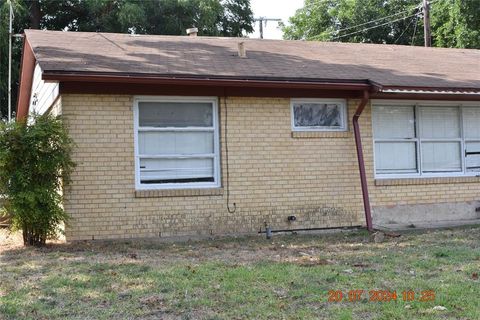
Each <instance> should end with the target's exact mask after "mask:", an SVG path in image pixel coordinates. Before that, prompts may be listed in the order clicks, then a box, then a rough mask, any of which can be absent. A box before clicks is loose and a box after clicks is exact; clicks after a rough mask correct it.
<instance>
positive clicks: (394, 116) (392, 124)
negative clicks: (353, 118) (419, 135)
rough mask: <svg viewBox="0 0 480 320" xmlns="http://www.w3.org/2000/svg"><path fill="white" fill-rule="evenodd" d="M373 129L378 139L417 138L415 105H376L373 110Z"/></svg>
mask: <svg viewBox="0 0 480 320" xmlns="http://www.w3.org/2000/svg"><path fill="white" fill-rule="evenodd" d="M373 131H374V136H375V138H377V139H395V138H400V139H402V138H415V119H414V108H413V106H411V107H395V106H385V107H382V106H379V107H375V108H374V110H373Z"/></svg>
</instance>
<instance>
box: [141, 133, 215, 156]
mask: <svg viewBox="0 0 480 320" xmlns="http://www.w3.org/2000/svg"><path fill="white" fill-rule="evenodd" d="M138 146H139V154H144V155H145V154H148V155H165V154H199V153H201V154H205V153H214V149H213V132H202V131H200V132H184V131H180V132H178V131H177V132H153V131H150V132H142V131H140V132H139V133H138Z"/></svg>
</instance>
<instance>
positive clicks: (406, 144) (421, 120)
mask: <svg viewBox="0 0 480 320" xmlns="http://www.w3.org/2000/svg"><path fill="white" fill-rule="evenodd" d="M372 120H373V133H374V144H375V151H374V152H375V172H376V174H377V175H378V176H383V175H385V176H392V175H403V176H411V175H418V176H439V175H440V176H441V175H459V174H472V175H476V173H477V172H478V173H480V128H479V127H480V106H479V107H473V106H471V107H470V106H453V105H451V106H448V105H445V106H434V105H421V104H420V105H392V104H388V105H381V104H378V105H375V106H374V107H373V116H372Z"/></svg>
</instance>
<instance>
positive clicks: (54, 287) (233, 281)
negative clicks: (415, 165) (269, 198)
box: [0, 227, 480, 319]
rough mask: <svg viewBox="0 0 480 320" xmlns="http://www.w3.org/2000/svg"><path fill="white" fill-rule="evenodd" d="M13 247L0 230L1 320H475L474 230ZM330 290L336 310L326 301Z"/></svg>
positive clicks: (478, 258) (477, 260)
mask: <svg viewBox="0 0 480 320" xmlns="http://www.w3.org/2000/svg"><path fill="white" fill-rule="evenodd" d="M19 240H20V239H19V236H18V235H8V234H7V233H6V231H5V230H3V231H0V319H480V280H479V279H478V274H479V273H480V227H471V228H461V229H451V230H443V231H431V232H425V233H409V234H403V235H402V236H401V237H398V238H391V237H387V238H386V241H385V242H383V243H374V242H371V241H369V236H368V235H367V234H366V233H364V232H348V233H339V234H323V235H288V236H280V235H274V238H273V239H271V240H265V239H264V238H263V237H246V238H236V239H221V240H210V241H198V242H186V243H176V244H171V243H170V244H169V243H160V242H158V241H118V242H107V243H106V242H86V243H77V244H64V243H55V244H51V245H49V246H48V247H46V248H42V249H35V248H23V247H22V246H21V245H20V243H19ZM338 290H339V291H341V292H342V294H343V298H342V301H338V302H329V301H328V300H329V297H330V298H332V297H334V298H336V299H337V300H340V299H339V295H337V293H336V294H335V295H334V294H332V293H329V291H338ZM350 290H364V292H363V293H362V294H361V295H360V294H359V293H360V292H361V291H356V292H357V294H356V295H355V294H353V292H354V291H352V293H351V294H350V296H349V294H348V292H349V291H350ZM371 290H382V291H387V292H391V293H393V292H394V291H395V292H396V294H397V298H396V300H395V299H394V296H393V294H390V295H384V294H383V293H378V292H376V293H375V294H374V292H370V291H371ZM432 290H433V292H434V294H435V296H434V297H433V296H432ZM403 291H413V292H414V294H415V296H414V297H413V299H414V300H413V301H404V299H403V298H404V297H403V294H402V292H403ZM369 298H373V299H378V298H382V299H385V300H387V301H369ZM409 298H412V296H411V293H410V294H409ZM350 299H352V300H356V301H349V300H350ZM422 299H423V300H427V301H421V300H422ZM432 299H433V301H432ZM388 300H390V301H388ZM438 306H441V307H445V308H446V310H437V309H439V308H438ZM434 307H437V308H435V309H434ZM440 309H441V308H440Z"/></svg>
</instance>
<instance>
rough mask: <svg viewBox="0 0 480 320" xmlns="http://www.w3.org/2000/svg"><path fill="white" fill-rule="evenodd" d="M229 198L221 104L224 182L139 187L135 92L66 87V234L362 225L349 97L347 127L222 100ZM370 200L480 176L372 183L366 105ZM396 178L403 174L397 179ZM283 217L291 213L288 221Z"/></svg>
mask: <svg viewBox="0 0 480 320" xmlns="http://www.w3.org/2000/svg"><path fill="white" fill-rule="evenodd" d="M227 101H228V146H229V160H230V163H229V167H230V194H231V202H232V203H233V202H235V203H236V205H237V210H236V212H234V213H229V212H228V211H227V208H226V205H227V203H226V186H225V182H226V181H225V178H226V163H225V148H224V143H225V136H224V135H225V105H224V103H223V101H222V102H221V103H220V108H219V109H220V144H221V157H222V160H221V167H222V181H223V183H222V187H223V188H222V189H214V190H211V189H207V190H196V191H185V190H180V191H178V192H177V191H171V190H169V191H165V192H158V191H152V192H149V191H141V192H135V174H134V156H133V155H134V142H133V141H134V139H133V136H134V135H133V111H132V105H133V96H127V95H124V96H123V95H63V96H62V113H63V115H64V117H65V119H66V121H67V124H68V127H69V131H70V134H71V135H72V137H73V139H74V140H75V142H76V144H77V147H76V149H75V153H74V156H73V157H74V160H75V161H76V162H77V168H76V170H75V172H74V174H73V176H72V179H73V184H72V185H71V186H69V187H68V189H67V190H66V192H65V209H66V210H67V212H69V213H70V214H71V216H72V220H71V221H70V225H69V226H68V227H67V229H66V235H67V239H68V240H81V239H109V238H136V237H166V236H183V235H210V234H211V235H219V234H239V233H255V232H257V231H258V230H260V228H263V227H264V223H265V222H267V224H268V225H270V226H272V227H273V228H274V229H289V228H308V227H337V226H352V225H363V224H364V214H363V203H362V196H361V188H360V179H359V174H358V166H357V158H356V151H355V142H354V137H353V130H352V126H351V118H352V115H353V112H354V110H355V107H356V105H357V103H358V101H355V100H352V101H349V116H348V119H349V123H348V127H349V130H348V132H346V133H326V134H324V133H315V134H295V135H292V132H291V119H290V100H289V99H283V98H282V99H280V98H239V97H231V98H228V100H227ZM360 127H361V131H362V138H363V146H364V153H365V162H366V170H367V174H368V182H369V188H370V195H371V201H372V206H373V207H375V206H393V205H398V204H416V203H435V202H456V201H471V200H474V199H476V198H477V195H478V194H479V191H480V183H471V181H469V182H470V183H464V182H463V180H462V179H460V180H459V181H457V182H456V183H455V184H451V182H452V181H445V182H448V183H442V180H441V179H440V180H439V181H436V183H434V184H423V185H417V184H409V185H398V184H399V182H398V181H391V185H383V186H380V185H378V186H375V180H374V175H373V170H374V168H373V152H372V149H373V143H372V130H371V112H370V107H367V108H366V110H365V111H364V113H363V114H362V116H361V118H360ZM400 183H401V181H400ZM288 215H295V216H297V221H296V222H294V223H289V222H288V221H287V216H288Z"/></svg>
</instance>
